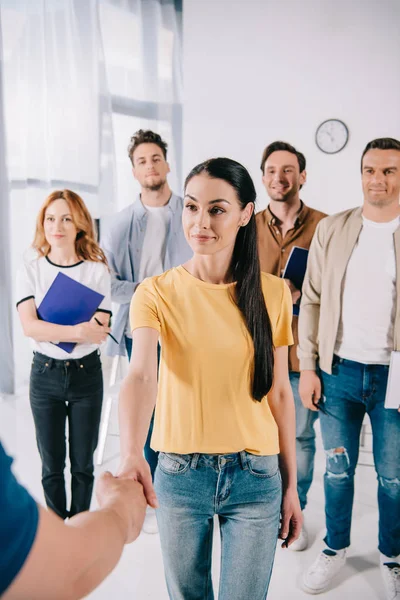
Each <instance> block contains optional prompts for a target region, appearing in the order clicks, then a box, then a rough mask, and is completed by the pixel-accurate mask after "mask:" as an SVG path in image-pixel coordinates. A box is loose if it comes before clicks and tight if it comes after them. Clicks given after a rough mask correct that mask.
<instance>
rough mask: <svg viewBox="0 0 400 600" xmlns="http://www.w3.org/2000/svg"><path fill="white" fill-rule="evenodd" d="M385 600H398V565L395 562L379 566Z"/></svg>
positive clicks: (399, 568)
mask: <svg viewBox="0 0 400 600" xmlns="http://www.w3.org/2000/svg"><path fill="white" fill-rule="evenodd" d="M380 570H381V574H382V579H383V585H384V586H385V592H386V599H387V600H399V599H400V564H399V563H397V562H387V563H382V562H381V566H380Z"/></svg>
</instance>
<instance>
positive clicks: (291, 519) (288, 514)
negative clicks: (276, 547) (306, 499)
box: [279, 489, 303, 548]
mask: <svg viewBox="0 0 400 600" xmlns="http://www.w3.org/2000/svg"><path fill="white" fill-rule="evenodd" d="M302 525H303V515H302V512H301V508H300V502H299V496H298V494H297V490H296V489H293V490H292V489H287V490H286V491H285V490H284V492H283V498H282V506H281V526H280V529H279V537H280V538H281V540H285V541H284V542H283V544H282V546H281V547H282V548H287V547H288V546H290V544H292V543H293V542H294V541H295V540H297V538H298V537H299V535H300V531H301V528H302Z"/></svg>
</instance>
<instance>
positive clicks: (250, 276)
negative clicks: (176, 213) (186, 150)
mask: <svg viewBox="0 0 400 600" xmlns="http://www.w3.org/2000/svg"><path fill="white" fill-rule="evenodd" d="M202 173H204V174H205V175H207V176H208V177H211V178H212V179H221V180H222V181H226V183H228V184H229V185H230V186H231V187H232V188H233V189H234V190H235V192H236V195H237V198H238V201H239V203H240V206H241V208H242V210H243V209H244V208H245V207H246V206H247V205H248V204H249V203H250V202H251V203H253V204H255V201H256V189H255V187H254V183H253V180H252V179H251V177H250V174H249V172H248V171H247V169H246V168H245V167H244V166H243V165H241V164H240V163H238V162H236V161H235V160H232V159H231V158H211V159H209V160H206V161H205V162H203V163H201V164H199V165H197V166H196V167H194V168H193V169H192V170H191V171H190V173H189V175H188V176H187V177H186V181H185V190H186V187H187V185H188V183H189V181H190V180H191V179H192V177H195V176H196V175H201V174H202ZM230 271H231V275H232V280H233V281H236V285H235V291H234V300H235V302H236V305H237V307H238V309H239V310H240V312H241V314H242V316H243V319H244V322H245V324H246V326H247V329H248V332H249V334H250V335H251V337H252V340H253V347H254V363H253V368H252V373H251V377H252V383H251V393H252V397H253V398H254V400H257V401H259V402H261V400H262V399H263V398H264V396H266V394H267V393H268V392H269V390H270V389H271V387H272V382H273V376H274V346H273V338H272V328H271V322H270V319H269V315H268V311H267V307H266V305H265V299H264V295H263V291H262V284H261V270H260V260H259V257H258V247H257V231H256V218H255V213H254V211H253V213H252V215H251V218H250V221H249V222H248V223H247V225H245V226H243V227H239V231H238V233H237V236H236V241H235V246H234V249H233V255H232V261H231V267H230Z"/></svg>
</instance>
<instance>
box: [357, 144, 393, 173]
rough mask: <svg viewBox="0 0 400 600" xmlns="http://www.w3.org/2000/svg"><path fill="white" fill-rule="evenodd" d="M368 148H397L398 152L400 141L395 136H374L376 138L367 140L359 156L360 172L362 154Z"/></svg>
mask: <svg viewBox="0 0 400 600" xmlns="http://www.w3.org/2000/svg"><path fill="white" fill-rule="evenodd" d="M369 150H398V152H400V142H399V140H396V139H395V138H376V140H372V142H368V144H367V145H366V146H365V148H364V152H363V153H362V156H361V173H362V169H363V160H364V156H365V155H366V154H367V152H368V151H369Z"/></svg>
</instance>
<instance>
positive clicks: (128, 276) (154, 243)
mask: <svg viewBox="0 0 400 600" xmlns="http://www.w3.org/2000/svg"><path fill="white" fill-rule="evenodd" d="M128 155H129V158H130V160H131V163H132V172H133V176H134V178H135V179H136V180H137V181H138V182H139V184H140V187H141V193H140V194H139V195H138V197H137V198H136V200H135V202H134V203H133V204H131V205H129V206H128V207H127V208H125V209H124V210H122V211H121V212H119V213H118V214H117V215H115V217H114V218H113V219H112V221H111V223H110V224H109V226H108V227H107V228H106V231H105V233H104V236H102V247H103V249H104V252H105V254H106V257H107V260H108V264H109V267H110V270H111V297H112V300H113V302H116V303H118V304H120V307H119V310H118V313H117V316H116V318H115V321H114V324H113V328H112V334H113V336H114V337H115V338H116V340H117V342H118V345H117V344H116V343H115V342H114V341H113V340H112V339H110V340H109V345H108V354H109V355H111V356H113V355H118V354H119V355H125V353H127V354H128V358H130V355H131V351H132V336H131V332H130V329H129V306H130V301H131V299H132V295H133V293H134V292H135V290H136V288H137V286H138V285H139V284H140V282H141V281H143V279H145V278H146V277H152V276H153V275H160V274H161V273H163V272H164V271H166V270H167V269H170V268H171V267H175V266H178V265H180V264H181V263H184V262H186V261H187V260H188V259H189V258H190V257H191V256H192V252H191V250H190V247H189V245H188V244H187V242H186V239H185V236H184V234H183V230H182V223H181V221H182V210H183V200H182V198H181V197H180V196H177V195H176V194H174V193H173V192H172V191H171V188H170V187H169V185H168V182H167V175H168V173H169V172H170V167H169V164H168V162H167V144H166V142H165V141H164V140H162V138H161V137H160V136H159V135H158V134H157V133H154V132H153V131H150V130H147V131H144V130H142V129H139V131H137V132H136V133H135V134H134V135H133V136H132V138H131V141H130V144H129V146H128ZM152 431H153V420H152V421H151V423H150V429H149V434H148V437H147V440H146V444H145V448H144V454H145V457H146V459H147V461H148V463H149V465H150V469H151V474H152V477H153V478H154V472H155V469H156V466H157V460H158V453H156V452H154V451H153V450H152V449H151V448H150V440H151V434H152ZM143 530H144V531H146V532H147V533H156V532H157V524H156V520H155V514H154V510H153V509H150V508H149V509H148V514H147V515H146V520H145V523H144V526H143Z"/></svg>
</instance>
